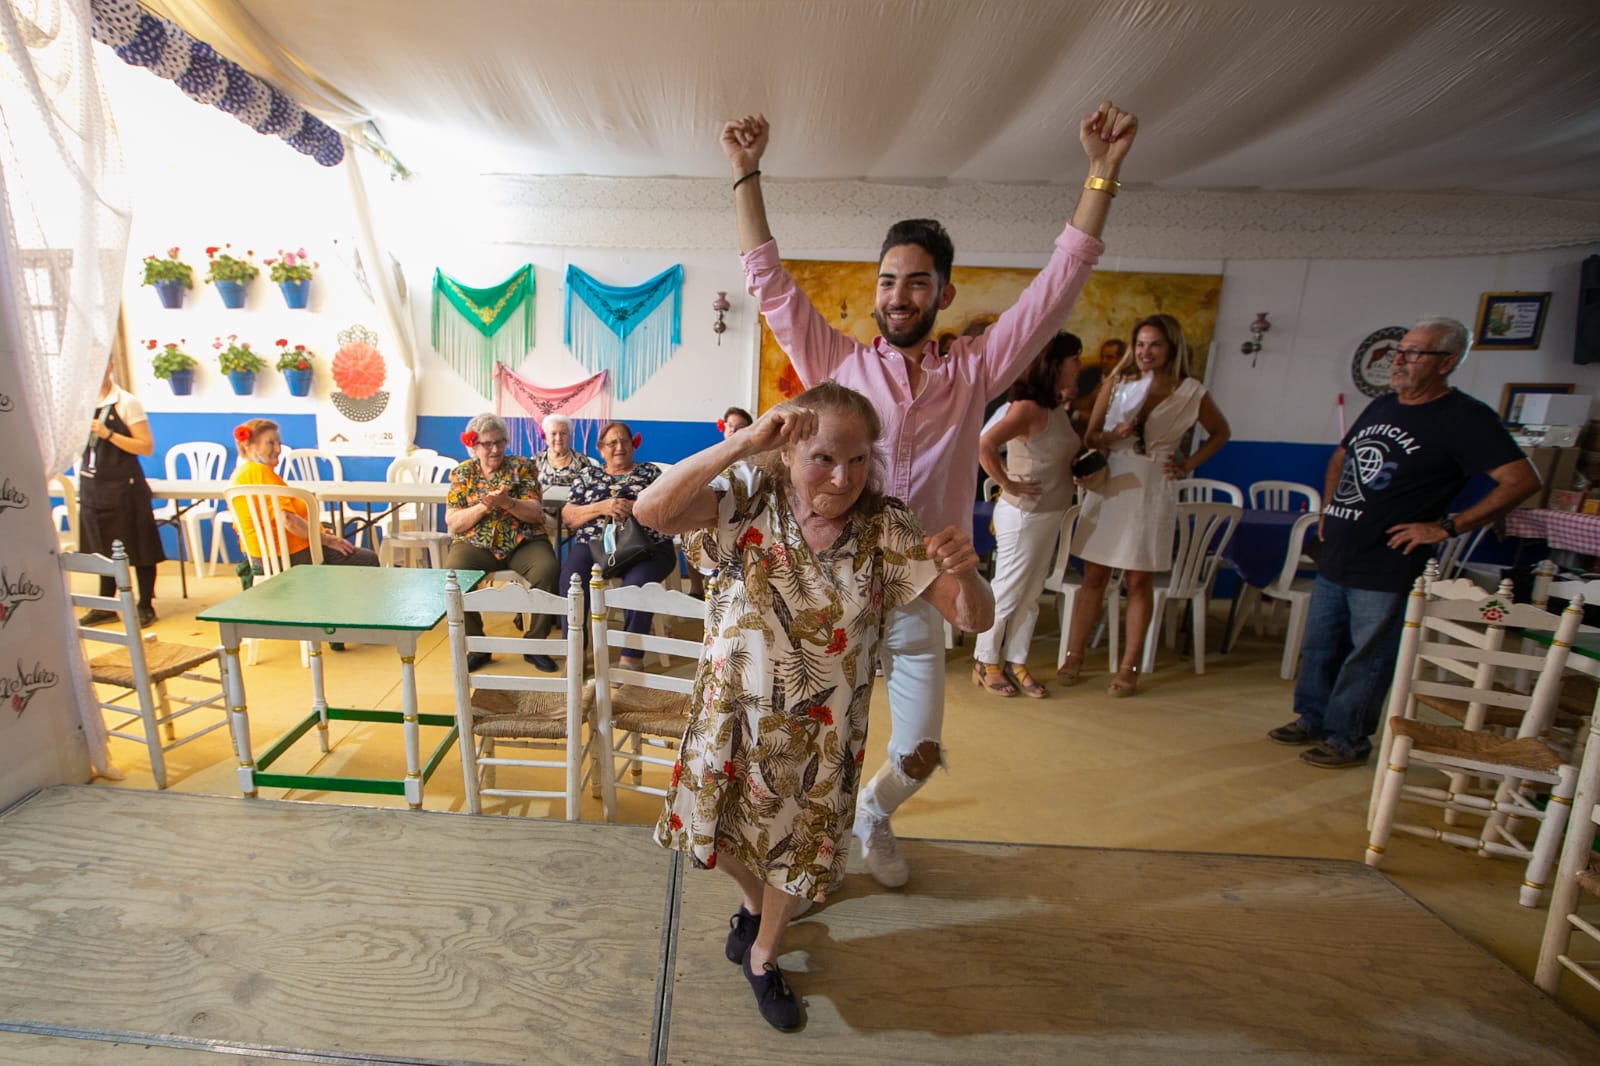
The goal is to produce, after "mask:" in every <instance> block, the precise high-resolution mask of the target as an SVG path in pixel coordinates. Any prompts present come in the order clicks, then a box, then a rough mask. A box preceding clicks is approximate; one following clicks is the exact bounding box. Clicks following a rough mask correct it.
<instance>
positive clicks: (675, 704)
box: [611, 685, 689, 737]
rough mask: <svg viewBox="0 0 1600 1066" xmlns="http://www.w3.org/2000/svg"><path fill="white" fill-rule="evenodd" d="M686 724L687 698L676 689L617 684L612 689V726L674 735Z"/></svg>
mask: <svg viewBox="0 0 1600 1066" xmlns="http://www.w3.org/2000/svg"><path fill="white" fill-rule="evenodd" d="M688 724H689V697H688V696H686V695H684V694H682V693H679V692H664V691H662V690H660V689H653V688H642V687H640V686H638V685H618V686H617V687H616V688H613V689H612V690H611V725H612V728H614V729H624V730H627V731H628V732H630V733H649V734H651V735H652V736H658V737H675V736H678V735H680V734H681V733H682V732H683V727H684V726H686V725H688Z"/></svg>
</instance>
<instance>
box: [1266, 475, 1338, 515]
mask: <svg viewBox="0 0 1600 1066" xmlns="http://www.w3.org/2000/svg"><path fill="white" fill-rule="evenodd" d="M1250 506H1251V507H1254V508H1255V509H1256V510H1258V511H1320V510H1322V493H1320V492H1318V491H1317V490H1316V489H1314V488H1312V487H1311V486H1310V485H1305V484H1302V483H1300V482H1298V481H1253V482H1251V483H1250Z"/></svg>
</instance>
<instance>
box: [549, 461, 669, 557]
mask: <svg viewBox="0 0 1600 1066" xmlns="http://www.w3.org/2000/svg"><path fill="white" fill-rule="evenodd" d="M660 476H661V468H660V467H659V466H657V465H656V464H654V463H635V464H634V467H633V469H632V470H630V471H628V472H627V473H626V474H608V473H606V468H605V467H603V466H601V467H598V468H597V469H596V470H595V471H594V472H593V473H591V474H590V475H589V479H588V480H587V481H583V482H580V483H579V484H577V485H574V486H572V495H571V496H569V497H568V498H567V502H568V503H573V504H577V505H579V506H585V505H588V504H594V503H600V502H601V501H602V500H616V499H622V500H637V499H638V498H639V493H641V492H643V491H644V490H645V489H646V488H647V487H649V485H650V483H651V482H653V481H655V479H656V478H658V477H660ZM608 521H610V519H608V518H606V516H605V515H599V516H597V517H595V518H591V519H589V521H587V522H584V523H583V524H582V525H579V526H575V527H573V529H572V543H574V544H587V543H589V542H590V541H591V540H594V539H595V538H596V537H598V536H600V534H601V533H603V532H604V531H605V525H606V523H607V522H608ZM640 528H642V529H643V530H644V531H645V532H646V533H648V534H650V539H651V540H654V541H658V542H659V541H665V540H671V539H672V538H671V537H670V536H668V535H667V534H665V533H657V532H656V531H655V530H653V529H651V528H650V527H649V526H645V525H643V524H642V523H641V525H640Z"/></svg>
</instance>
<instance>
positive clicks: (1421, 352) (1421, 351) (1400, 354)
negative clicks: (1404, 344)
mask: <svg viewBox="0 0 1600 1066" xmlns="http://www.w3.org/2000/svg"><path fill="white" fill-rule="evenodd" d="M1454 354H1456V353H1455V352H1441V351H1428V350H1427V349H1426V348H1396V349H1395V350H1394V361H1395V362H1397V363H1415V362H1416V361H1417V360H1419V359H1421V358H1422V357H1423V356H1425V355H1454Z"/></svg>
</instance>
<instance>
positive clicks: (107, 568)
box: [60, 540, 228, 788]
mask: <svg viewBox="0 0 1600 1066" xmlns="http://www.w3.org/2000/svg"><path fill="white" fill-rule="evenodd" d="M60 560H61V570H62V573H63V576H65V577H66V578H67V580H68V581H69V582H70V580H71V575H72V574H87V575H93V576H94V577H96V578H99V577H106V576H109V577H111V578H112V579H113V580H114V581H115V582H116V584H117V595H116V596H115V597H112V596H100V595H90V594H86V593H78V592H71V591H70V587H69V595H70V597H71V600H72V605H73V606H74V607H85V608H88V609H90V610H101V611H114V612H115V613H116V614H117V615H118V616H119V617H120V620H121V623H122V624H121V626H120V627H111V626H104V627H91V626H82V625H80V626H78V639H79V642H80V643H81V644H83V651H84V658H85V659H86V660H87V663H88V667H89V680H90V681H92V682H94V684H95V686H96V689H95V696H96V699H97V700H98V702H99V705H100V710H101V712H102V713H103V714H104V715H105V719H106V732H107V733H108V734H109V735H111V736H114V737H121V738H122V739H124V740H132V741H135V742H136V743H140V744H143V745H144V746H145V750H146V751H147V752H148V753H149V756H150V774H151V776H152V777H154V778H155V782H156V788H166V787H167V759H166V753H167V752H169V751H171V750H173V749H174V748H178V747H182V746H183V745H185V744H188V743H189V742H191V741H194V740H198V739H200V738H201V737H203V736H205V735H206V734H207V733H210V732H213V731H214V730H218V729H223V728H226V727H227V725H228V717H227V701H226V699H225V698H224V689H223V683H222V649H221V648H217V647H211V648H203V647H199V646H196V645H190V644H172V643H169V642H167V641H163V640H155V639H145V638H144V637H143V635H142V634H141V633H140V632H139V616H138V610H137V608H136V607H135V605H134V599H133V590H132V587H131V582H130V581H129V580H128V555H127V552H126V551H124V549H123V546H122V542H121V541H120V540H119V541H114V542H113V543H112V545H111V558H109V559H107V558H106V557H105V556H103V555H86V554H82V553H79V552H63V553H62V554H61V556H60ZM91 642H93V643H101V644H109V645H112V650H110V651H105V652H103V653H101V654H99V655H94V654H91V653H90V650H89V647H88V644H89V643H91ZM207 663H215V664H216V673H215V675H213V674H209V673H200V672H198V670H199V668H200V667H202V666H204V665H205V664H207ZM173 681H181V682H183V686H182V689H183V691H182V693H181V694H180V693H177V692H174V691H173V690H171V689H169V688H168V687H167V686H168V683H169V682H173ZM105 689H111V690H113V694H112V695H111V696H110V698H102V696H103V695H104V691H103V690H105ZM191 689H192V690H194V691H192V692H191ZM207 707H212V708H215V714H214V715H204V716H202V717H201V718H196V719H190V720H188V721H185V719H186V718H187V716H189V715H191V714H194V713H195V712H198V711H204V710H205V709H206V708H207ZM202 721H203V722H204V724H201V725H199V726H198V727H197V728H192V729H191V728H186V729H185V730H184V731H183V734H182V735H181V736H180V735H179V731H178V724H179V723H180V722H183V724H184V725H185V726H192V725H194V724H195V723H196V722H202Z"/></svg>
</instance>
